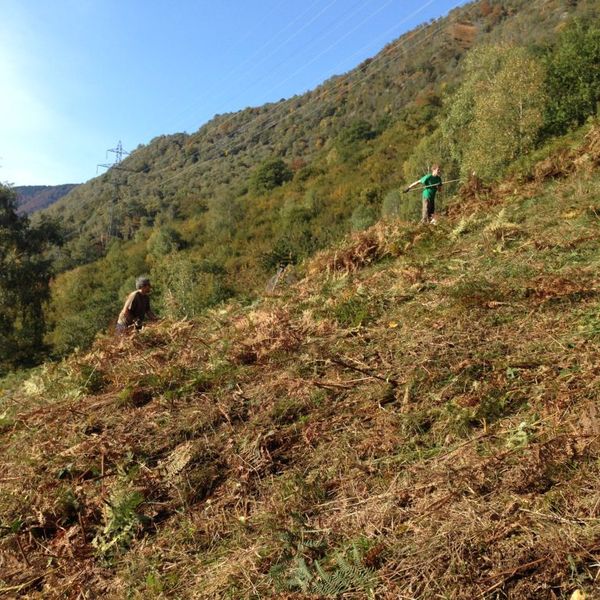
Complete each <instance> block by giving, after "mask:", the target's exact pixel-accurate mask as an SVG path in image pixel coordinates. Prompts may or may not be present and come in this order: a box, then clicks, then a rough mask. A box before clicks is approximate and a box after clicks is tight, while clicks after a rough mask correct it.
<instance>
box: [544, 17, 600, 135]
mask: <svg viewBox="0 0 600 600" xmlns="http://www.w3.org/2000/svg"><path fill="white" fill-rule="evenodd" d="M546 69H547V76H546V93H547V96H548V104H547V107H546V114H545V131H546V133H549V134H560V133H564V132H565V131H566V130H567V129H568V128H569V127H571V126H574V125H580V124H581V123H583V122H584V121H585V119H586V118H587V117H588V116H590V115H594V114H595V113H596V112H597V110H598V102H599V101H600V27H598V25H597V24H596V23H590V22H585V21H581V20H577V21H575V22H574V23H572V24H571V25H570V26H568V27H567V28H566V29H565V30H564V31H563V32H562V33H561V35H560V37H559V39H558V42H557V43H556V47H555V48H553V49H552V51H550V52H549V53H548V55H547V57H546Z"/></svg>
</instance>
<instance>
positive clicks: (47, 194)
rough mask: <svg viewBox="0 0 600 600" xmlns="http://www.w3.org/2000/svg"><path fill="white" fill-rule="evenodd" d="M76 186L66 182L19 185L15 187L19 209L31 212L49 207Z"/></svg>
mask: <svg viewBox="0 0 600 600" xmlns="http://www.w3.org/2000/svg"><path fill="white" fill-rule="evenodd" d="M76 187H77V184H74V183H65V184H63V185H17V186H15V187H14V188H13V189H14V190H15V192H16V193H17V198H18V202H19V210H20V211H21V212H23V213H27V214H31V213H33V212H36V211H38V210H43V209H44V208H48V207H49V206H50V205H51V204H54V203H55V202H57V201H58V200H60V199H61V198H62V197H63V196H66V195H67V194H68V193H69V192H71V191H72V190H73V189H74V188H76Z"/></svg>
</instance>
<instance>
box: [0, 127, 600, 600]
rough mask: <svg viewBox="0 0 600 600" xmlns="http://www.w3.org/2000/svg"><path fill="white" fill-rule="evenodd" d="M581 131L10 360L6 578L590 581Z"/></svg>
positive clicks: (590, 445)
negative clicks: (423, 201)
mask: <svg viewBox="0 0 600 600" xmlns="http://www.w3.org/2000/svg"><path fill="white" fill-rule="evenodd" d="M585 133H586V135H585V137H580V138H578V137H577V136H576V135H574V136H572V139H570V140H563V142H562V144H561V145H560V146H557V147H556V148H554V150H553V151H552V152H548V153H547V154H546V155H545V156H543V157H540V160H539V161H538V162H537V163H535V164H532V167H531V169H530V170H529V171H528V172H527V173H525V174H524V175H522V176H520V177H516V176H515V177H513V178H512V179H507V180H505V181H504V182H502V183H500V184H497V185H495V186H492V187H485V186H481V185H479V186H477V185H475V183H474V182H472V183H473V185H465V186H463V188H462V190H461V192H460V194H459V195H457V196H456V197H454V198H452V199H450V200H449V201H448V203H447V213H448V216H447V217H446V218H445V219H443V220H442V221H441V222H440V224H439V225H437V226H435V227H433V226H431V227H423V226H418V225H414V224H410V223H406V222H403V221H400V220H391V221H388V222H381V223H378V224H377V225H375V226H373V227H371V228H369V229H366V230H365V231H362V232H358V233H355V234H353V235H352V236H350V237H347V238H346V239H345V240H344V241H343V242H341V243H339V244H338V245H337V246H335V247H332V248H330V249H327V250H324V251H322V252H320V253H318V254H317V255H315V256H314V257H313V258H312V259H310V260H308V261H307V262H305V263H303V264H302V265H300V266H298V267H295V268H292V269H291V270H290V273H289V275H288V277H287V278H285V277H284V278H283V280H282V281H281V282H280V284H279V285H278V287H276V288H275V291H274V293H273V294H271V295H270V296H266V297H263V298H261V299H258V300H256V301H255V302H254V303H253V304H251V305H243V304H241V303H239V302H231V303H229V304H227V305H223V306H222V307H220V308H219V309H215V310H212V311H207V312H205V313H204V314H203V316H202V317H200V318H198V319H196V320H193V321H190V320H180V321H176V322H172V321H164V322H163V323H161V324H159V325H157V326H155V327H148V328H146V329H145V330H144V331H143V332H142V333H140V334H139V335H137V336H135V337H133V338H131V339H127V340H125V341H124V342H123V343H119V342H118V341H116V340H114V339H111V338H110V337H104V338H101V339H99V340H98V341H97V342H96V343H95V345H94V347H93V348H92V350H91V351H90V352H89V353H79V354H75V355H73V356H72V357H71V358H69V359H66V360H64V361H63V362H61V363H56V364H48V365H46V366H44V367H42V368H40V369H38V370H37V372H35V373H32V374H29V375H27V376H26V377H25V379H24V380H19V376H18V375H14V376H13V377H12V378H11V379H6V380H4V382H3V391H2V396H1V399H0V415H1V417H0V418H1V420H0V438H1V442H2V443H1V444H0V464H2V465H3V469H2V473H1V475H0V481H1V483H2V486H1V488H0V536H2V537H0V595H1V594H4V595H5V596H6V597H24V598H44V599H52V598H95V597H102V598H140V599H141V598H143V599H144V600H146V599H149V598H156V599H158V598H182V599H185V598H190V599H191V598H196V599H197V598H206V599H214V598H232V599H233V598H256V599H258V598H281V599H283V598H290V599H291V598H298V599H301V598H332V597H336V598H349V599H350V598H356V599H359V598H361V599H362V598H382V599H385V598H389V599H392V598H394V599H396V598H411V599H413V598H422V599H429V598H448V599H453V600H454V599H467V598H488V599H498V600H499V599H501V598H510V599H514V600H527V599H530V600H546V599H548V600H550V599H557V598H571V597H573V598H575V597H578V598H587V599H594V598H600V593H599V591H598V590H599V587H598V580H599V575H600V512H599V510H600V413H599V412H598V400H600V370H599V365H600V354H599V347H600V346H599V342H600V337H599V336H600V312H599V310H600V305H599V303H598V294H599V292H600V279H599V277H598V268H599V267H600V253H599V248H598V234H599V225H600V220H599V219H600V203H599V198H600V179H599V177H598V172H599V171H598V166H599V165H600V130H599V129H598V127H597V125H596V126H595V127H588V128H587V129H586V130H585ZM576 591H579V592H580V594H579V595H578V596H575V595H573V596H572V594H573V593H574V592H576Z"/></svg>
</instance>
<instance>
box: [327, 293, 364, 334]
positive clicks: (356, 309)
mask: <svg viewBox="0 0 600 600" xmlns="http://www.w3.org/2000/svg"><path fill="white" fill-rule="evenodd" d="M369 304H370V303H369V300H368V298H365V297H363V296H352V297H351V298H348V299H347V300H344V301H342V302H340V303H339V304H338V305H337V306H336V307H335V309H334V310H333V316H334V318H335V320H336V321H337V322H338V323H339V324H340V325H343V326H344V327H360V326H361V325H363V324H364V323H366V322H367V321H368V320H369V318H370V307H369Z"/></svg>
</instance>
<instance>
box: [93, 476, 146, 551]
mask: <svg viewBox="0 0 600 600" xmlns="http://www.w3.org/2000/svg"><path fill="white" fill-rule="evenodd" d="M143 502H144V496H143V495H142V494H141V493H140V492H138V491H135V490H131V489H129V488H127V487H125V488H122V489H117V490H115V491H114V492H113V493H112V494H111V496H110V499H109V500H108V502H107V503H106V505H105V507H104V514H103V518H104V526H103V527H102V528H101V529H100V530H99V531H98V533H97V534H96V536H95V537H94V539H93V540H92V546H94V548H96V551H97V552H98V554H99V555H100V557H102V558H104V559H110V558H112V557H113V556H115V555H116V554H118V553H119V552H120V551H122V550H125V549H126V548H128V547H129V545H130V544H131V541H132V540H133V538H134V537H135V535H136V534H137V532H138V530H139V528H140V526H141V523H142V518H141V515H140V514H139V512H138V509H139V508H140V506H141V505H142V503H143Z"/></svg>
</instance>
